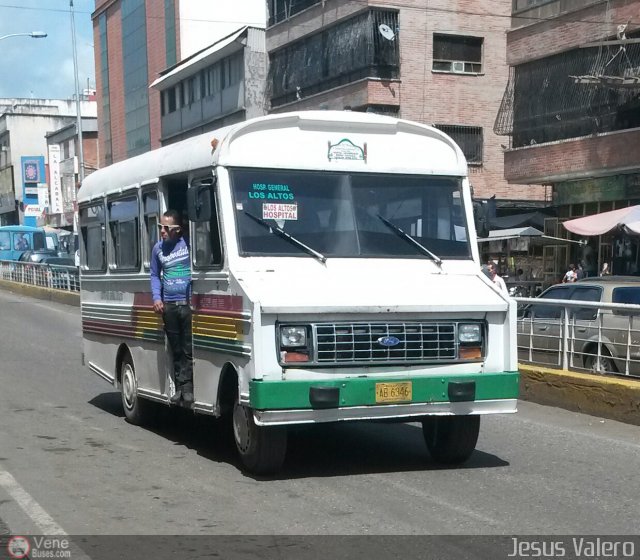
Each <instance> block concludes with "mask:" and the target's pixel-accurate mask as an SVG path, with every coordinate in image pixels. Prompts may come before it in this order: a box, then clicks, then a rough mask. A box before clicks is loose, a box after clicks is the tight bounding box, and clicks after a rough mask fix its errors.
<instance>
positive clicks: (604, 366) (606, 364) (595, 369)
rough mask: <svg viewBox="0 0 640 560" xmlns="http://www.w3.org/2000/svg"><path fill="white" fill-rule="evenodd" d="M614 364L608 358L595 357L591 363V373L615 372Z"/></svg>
mask: <svg viewBox="0 0 640 560" xmlns="http://www.w3.org/2000/svg"><path fill="white" fill-rule="evenodd" d="M612 365H613V364H612V362H611V359H610V358H609V357H608V356H600V357H598V356H594V357H593V358H591V360H590V363H589V366H590V367H589V368H588V369H589V371H590V372H591V373H607V372H611V371H613V369H612Z"/></svg>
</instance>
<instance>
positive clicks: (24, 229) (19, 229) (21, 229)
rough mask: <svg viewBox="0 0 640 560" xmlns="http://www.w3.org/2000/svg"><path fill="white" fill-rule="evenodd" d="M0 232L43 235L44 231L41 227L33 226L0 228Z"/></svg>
mask: <svg viewBox="0 0 640 560" xmlns="http://www.w3.org/2000/svg"><path fill="white" fill-rule="evenodd" d="M0 231H17V232H23V233H28V232H33V231H41V232H42V233H44V230H43V229H42V228H41V227H34V226H19V225H16V226H0Z"/></svg>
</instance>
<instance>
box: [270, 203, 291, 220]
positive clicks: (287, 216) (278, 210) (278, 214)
mask: <svg viewBox="0 0 640 560" xmlns="http://www.w3.org/2000/svg"><path fill="white" fill-rule="evenodd" d="M262 219H263V220H297V219H298V205H297V204H273V203H270V202H264V203H263V204H262Z"/></svg>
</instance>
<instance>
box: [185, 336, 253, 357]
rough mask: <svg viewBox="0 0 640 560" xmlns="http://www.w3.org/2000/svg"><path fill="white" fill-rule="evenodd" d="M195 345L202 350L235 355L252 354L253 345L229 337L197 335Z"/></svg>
mask: <svg viewBox="0 0 640 560" xmlns="http://www.w3.org/2000/svg"><path fill="white" fill-rule="evenodd" d="M193 346H194V348H200V349H202V350H214V351H216V352H222V353H226V354H233V355H234V356H251V346H249V345H247V344H243V343H242V342H239V341H237V340H232V339H229V338H218V337H215V336H199V335H196V336H194V337H193Z"/></svg>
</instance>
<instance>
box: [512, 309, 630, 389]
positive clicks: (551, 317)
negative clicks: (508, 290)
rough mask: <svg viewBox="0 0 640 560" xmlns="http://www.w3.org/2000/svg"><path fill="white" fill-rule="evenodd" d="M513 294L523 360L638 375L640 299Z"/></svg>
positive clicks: (548, 364)
mask: <svg viewBox="0 0 640 560" xmlns="http://www.w3.org/2000/svg"><path fill="white" fill-rule="evenodd" d="M515 300H516V301H517V302H518V328H517V331H518V359H519V361H520V362H522V363H531V364H543V365H545V366H547V367H551V368H562V369H570V370H576V371H586V372H591V373H600V374H608V375H624V376H630V377H640V305H632V304H621V303H619V304H613V303H595V302H589V301H579V300H571V301H567V300H556V299H544V300H543V301H541V300H540V299H539V298H515Z"/></svg>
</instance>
